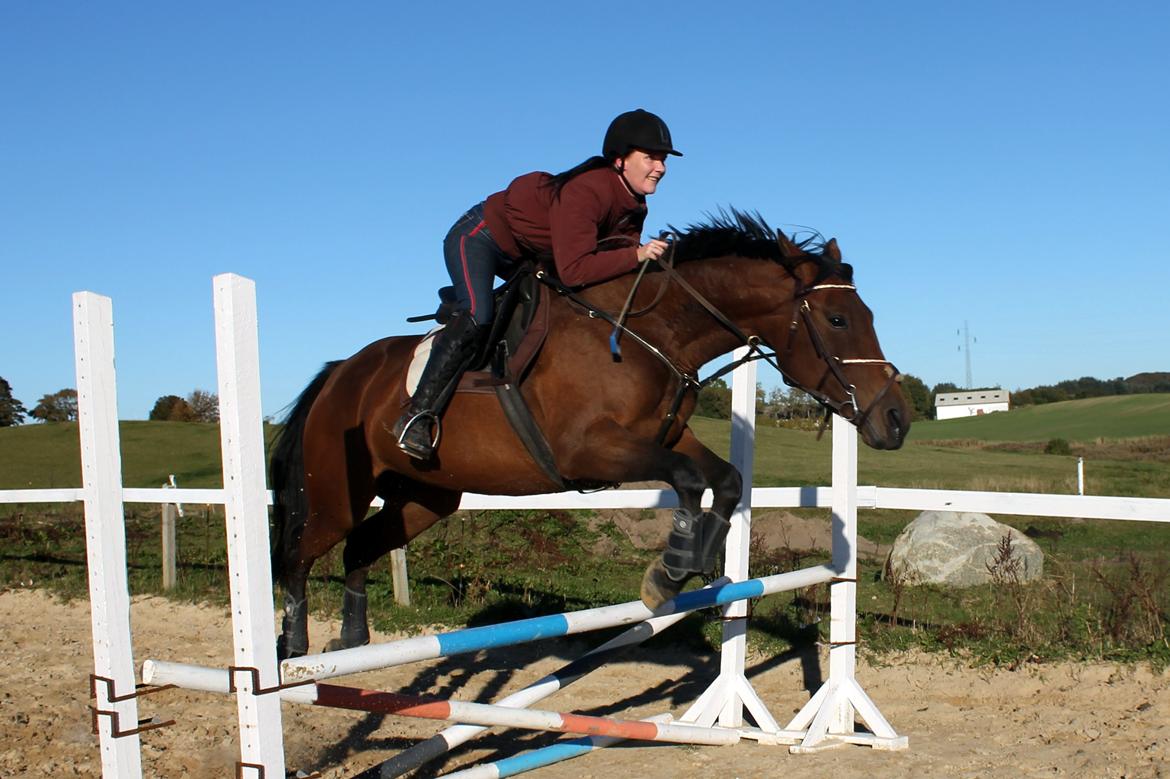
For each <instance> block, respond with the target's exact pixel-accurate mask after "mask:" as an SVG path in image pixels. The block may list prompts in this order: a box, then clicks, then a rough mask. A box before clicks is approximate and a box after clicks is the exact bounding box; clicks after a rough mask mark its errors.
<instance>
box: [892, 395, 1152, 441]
mask: <svg viewBox="0 0 1170 779" xmlns="http://www.w3.org/2000/svg"><path fill="white" fill-rule="evenodd" d="M1155 435H1158V436H1165V435H1170V394H1165V393H1158V394H1149V395H1121V396H1113V397H1105V398H1087V399H1085V400H1068V401H1065V402H1063V403H1048V404H1044V405H1040V406H1024V407H1023V408H1017V409H1012V410H1011V411H1009V412H1007V413H998V414H985V415H983V416H978V417H966V418H963V419H947V420H944V421H941V422H940V421H936V420H927V421H923V422H915V423H914V425H913V426H912V427H911V429H910V438H911V440H912V441H928V440H944V439H956V438H973V439H978V440H981V441H1048V440H1050V439H1053V438H1064V439H1066V440H1068V441H1092V440H1094V439H1097V438H1138V437H1142V436H1155Z"/></svg>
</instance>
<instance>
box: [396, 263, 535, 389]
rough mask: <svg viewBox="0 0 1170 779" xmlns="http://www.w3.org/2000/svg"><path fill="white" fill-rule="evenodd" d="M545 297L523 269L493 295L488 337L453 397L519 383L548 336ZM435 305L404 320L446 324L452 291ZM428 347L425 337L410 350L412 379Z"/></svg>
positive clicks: (447, 290)
mask: <svg viewBox="0 0 1170 779" xmlns="http://www.w3.org/2000/svg"><path fill="white" fill-rule="evenodd" d="M545 295H546V293H545V291H544V290H543V289H542V285H541V284H540V282H539V281H537V279H536V276H535V275H534V274H533V273H532V272H531V271H528V270H521V271H520V272H518V273H517V274H516V275H514V276H513V277H512V278H511V279H509V280H508V281H507V282H505V283H504V284H501V285H500V286H499V287H497V288H496V289H495V290H493V291H492V297H493V299H494V301H495V307H494V310H495V316H494V317H493V319H492V323H491V327H490V328H489V330H488V337H487V338H486V339H485V340H484V345H483V346H482V347H481V348H480V351H479V353H478V354H477V355H476V356H475V358H474V359H473V360H472V362H471V368H469V369H468V370H467V371H466V372H464V374H463V378H462V379H461V380H460V381H459V387H458V388H457V389H456V392H472V393H483V394H487V393H493V392H495V388H496V387H499V386H502V385H505V384H519V383H520V382H521V381H523V379H524V377H525V376H526V375H527V373H528V369H529V367H530V366H531V365H532V361H533V360H535V359H536V355H537V354H539V353H540V349H541V347H542V346H544V341H545V338H546V336H547V335H548V305H547V301H546V300H545V299H544V297H545ZM439 300H440V303H439V308H438V310H437V311H435V313H434V314H432V315H430V316H424V317H411V318H410V319H408V320H407V321H409V322H418V321H422V320H425V319H434V320H435V321H437V322H438V323H439V324H446V323H447V322H448V321H449V320H450V319H451V315H452V314H453V313H454V312H455V288H454V287H443V288H441V289H440V290H439ZM433 332H435V331H432V333H433ZM429 347H430V344H429V335H428V337H427V338H424V339H423V341H422V342H420V343H419V346H418V348H417V349H416V350H415V356H414V358H413V359H412V361H411V363H412V364H411V374H414V371H415V365H416V364H417V365H418V369H419V370H421V366H422V364H423V363H425V362H426V357H427V354H428V353H429V351H430V348H429ZM406 385H407V386H406V387H404V392H405V391H406V390H408V389H411V388H413V385H414V382H413V381H411V380H409V379H408V380H407V382H406Z"/></svg>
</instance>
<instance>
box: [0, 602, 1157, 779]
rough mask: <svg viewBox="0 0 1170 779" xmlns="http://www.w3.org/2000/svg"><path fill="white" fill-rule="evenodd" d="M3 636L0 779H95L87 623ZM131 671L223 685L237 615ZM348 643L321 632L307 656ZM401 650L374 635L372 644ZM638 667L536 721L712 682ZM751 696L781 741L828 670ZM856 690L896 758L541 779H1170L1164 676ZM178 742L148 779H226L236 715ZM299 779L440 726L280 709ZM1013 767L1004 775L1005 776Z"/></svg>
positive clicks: (686, 669) (760, 679) (208, 712)
mask: <svg viewBox="0 0 1170 779" xmlns="http://www.w3.org/2000/svg"><path fill="white" fill-rule="evenodd" d="M0 619H3V624H4V625H5V627H6V631H5V634H6V636H5V637H6V642H5V647H4V650H3V660H4V662H3V666H2V667H3V670H2V671H0V673H2V674H3V690H4V692H3V694H2V696H0V726H2V727H0V733H2V734H3V735H2V736H0V776H4V777H50V776H51V777H61V776H98V775H100V773H101V766H100V760H99V757H98V748H97V740H96V737H94V736H93V735H92V734H91V733H90V724H89V710H88V708H87V704H88V703H89V701H88V692H87V679H88V675H89V673H90V671H91V670H92V662H93V661H92V652H91V644H90V638H89V629H90V628H89V605H88V603H85V602H74V603H70V604H62V603H60V602H57V601H55V600H52V599H51V598H49V597H48V596H46V595H44V594H42V593H40V592H37V591H16V592H5V593H0ZM132 619H133V623H134V631H135V632H134V642H135V646H134V651H135V662H136V663H138V664H139V665H140V664H141V662H142V660H144V659H147V658H155V659H164V660H173V661H178V662H190V663H198V664H201V665H210V666H219V667H226V666H227V665H228V664H229V663H230V662H231V645H230V640H231V638H230V635H231V628H230V620H229V617H228V614H227V612H226V610H224V609H221V608H210V607H206V606H197V605H191V604H182V603H172V602H170V601H167V600H164V599H161V598H144V599H137V600H135V602H134V604H133V607H132ZM337 628H338V626H337V625H336V624H329V623H324V622H320V621H316V620H314V621H313V622H312V624H311V625H310V631H311V639H312V642H313V645H314V646H315V647H316V646H321V645H322V644H323V643H324V641H325V640H326V639H328V638H329V637H331V636H333V635H336V632H337ZM388 638H389V637H387V636H382V635H375V638H374V640H375V641H384V640H387V639H388ZM681 638H682V637H680V641H679V643H678V644H677V645H676V646H677V648H666V649H659V650H656V651H652V650H639V651H638V652H636V653H635V654H632V655H630V656H628V657H626V658H624V659H622V660H618V661H616V662H613V663H611V664H610V665H607V666H605V667H603V668H601V669H599V670H598V671H596V672H594V673H593V674H592V675H590V676H589V677H588V678H586V679H582V680H581V681H580V682H578V683H577V684H575V685H574V686H572V687H570V688H568V689H567V690H564V691H561V692H560V693H557V694H556V695H554V696H552V697H550V698H548V699H546V700H545V701H543V702H542V703H541V706H543V707H545V708H549V709H559V710H575V711H580V712H584V713H588V714H600V715H611V716H620V717H644V716H650V715H653V714H659V713H662V712H665V711H670V712H673V713H674V714H675V715H676V716H677V715H681V714H682V713H683V712H684V711H685V710H686V709H687V707H688V706H690V705H691V703H693V702H694V700H695V698H696V697H697V696H698V695H699V694H701V693H702V691H703V690H704V689H706V687H707V685H708V684H710V683H711V681H712V680H713V679H714V678H715V677H716V676H717V675H718V669H719V659H718V657H717V656H716V655H696V654H695V653H694V652H692V651H688V650H686V649H684V648H683V647H685V646H688V645H692V646H693V643H692V642H689V641H685V640H681ZM588 646H589V644H588V643H587V642H586V641H585V640H561V641H550V642H546V643H543V644H541V645H539V646H532V645H529V646H521V647H511V648H505V649H500V650H492V651H489V652H480V653H475V654H469V655H461V656H458V657H455V658H448V659H444V660H436V661H432V662H429V663H419V664H416V665H411V666H405V667H402V668H397V669H388V670H385V671H380V672H377V673H369V674H363V675H361V676H360V677H354V678H352V679H350V680H346V681H345V682H343V683H353V684H356V685H360V686H365V687H373V688H379V689H387V690H399V691H409V692H417V693H434V694H439V695H444V696H450V697H456V698H460V699H463V700H491V699H496V698H498V697H500V696H501V695H504V694H507V693H509V692H512V691H515V690H516V689H518V688H520V687H522V686H524V685H526V684H528V683H531V682H532V681H534V680H536V679H538V678H540V677H541V676H542V675H544V674H547V673H549V672H551V671H553V670H556V669H557V668H559V667H561V666H562V665H563V664H564V663H565V662H567V661H568V660H569V659H571V658H574V657H577V656H579V655H580V654H582V653H583V652H584V651H586V650H587V648H588ZM748 668H749V670H748V675H749V678H750V679H751V683H752V684H753V686H754V687H755V689H756V690H757V692H759V694H760V696H761V698H762V699H763V700H764V701H766V702H767V704H768V706H769V707H770V710H771V712H772V714H773V716H774V717H775V718H776V719H777V720H779V721H780V723H781V724H782V725H783V724H784V723H785V722H786V721H787V719H788V718H789V717H791V715H792V714H793V713H794V712H795V711H796V710H797V709H799V708H800V706H801V705H802V704H803V703H804V702H805V701H806V700H808V697H809V694H810V692H809V691H810V690H811V689H815V688H816V687H818V686H819V684H820V682H821V681H822V680H823V678H824V674H825V673H827V669H828V663H827V660H826V659H825V657H824V656H823V655H820V656H818V655H816V654H815V653H810V654H808V655H802V656H796V657H788V656H780V657H758V656H757V657H752V658H750V659H749V663H748ZM858 680H859V682H860V683H861V685H862V687H863V688H864V689H865V690H866V692H867V693H868V694H869V695H870V697H871V698H872V699H873V700H874V702H875V703H876V704H877V706H878V707H879V708H880V709H881V711H882V713H883V714H884V715H885V716H886V718H887V719H889V721H890V723H891V724H892V725H893V726H894V727H895V728H896V729H897V730H898V732H899V733H901V734H903V735H907V736H908V737H909V739H910V748H909V749H908V750H906V751H901V752H877V751H873V750H870V749H866V748H863V747H843V748H840V749H835V750H830V751H826V752H822V753H818V754H814V755H790V754H788V752H787V751H786V750H785V749H784V748H782V747H766V746H760V745H758V744H755V743H752V742H744V743H742V744H740V745H738V746H733V747H690V746H681V747H680V746H662V745H658V746H654V745H649V746H648V745H624V746H620V747H615V748H610V749H606V750H601V751H599V752H595V753H593V754H590V755H588V756H585V757H583V758H580V759H578V760H573V761H569V762H566V763H561V764H558V765H554V766H550V767H547V768H544V769H541V770H539V771H536V772H534V773H533V774H532V775H533V776H535V777H546V778H547V779H553V778H557V777H559V778H561V779H570V778H571V779H581V778H582V777H607V778H608V777H612V776H630V777H660V776H661V777H692V776H720V777H745V779H746V777H765V776H777V775H781V774H785V773H789V772H792V773H797V772H799V773H802V774H808V775H812V776H834V777H842V779H852V778H856V779H870V777H873V776H893V775H905V776H932V777H933V776H958V775H961V776H965V777H1000V776H1003V775H1004V774H1005V772H1006V773H1011V774H1012V775H1013V776H1024V777H1032V776H1036V777H1039V776H1114V777H1117V776H1124V777H1131V778H1132V777H1161V776H1170V767H1168V766H1170V719H1167V717H1166V712H1167V711H1170V675H1167V674H1164V673H1163V674H1155V673H1153V672H1151V671H1149V670H1147V669H1145V668H1125V667H1117V666H1113V665H1105V664H1085V665H1071V664H1059V665H1052V666H1033V667H1028V668H1026V669H1024V670H1020V671H1005V670H988V669H971V668H966V667H964V666H962V665H961V664H957V663H955V662H954V661H950V660H940V659H939V658H937V657H935V656H926V655H922V654H910V655H907V656H904V657H899V658H896V659H895V662H893V663H892V664H890V663H888V664H884V665H880V666H870V665H867V664H865V663H864V662H862V664H861V665H860V667H859V670H858ZM155 715H157V716H158V717H160V718H162V719H169V718H174V719H175V720H177V722H176V724H175V725H173V726H171V727H168V728H164V729H162V730H159V731H153V732H150V733H146V734H144V735H143V736H142V744H143V747H142V750H143V773H144V775H145V776H148V777H178V776H200V777H203V776H232V775H233V772H234V765H235V761H236V760H238V759H239V757H238V751H237V750H238V746H237V739H236V726H235V724H234V723H235V716H236V715H235V704H234V701H232V699H230V698H228V697H226V696H223V697H220V696H215V695H211V694H203V693H187V692H180V691H167V692H162V693H159V694H157V695H153V696H150V697H148V698H145V699H144V700H143V701H142V702H141V704H140V716H143V717H147V716H155ZM284 724H285V732H286V754H287V760H288V766H289V769H290V771H297V770H300V771H304V772H306V773H310V772H312V771H320V772H321V775H322V777H324V778H325V779H341V777H353V776H354V775H355V774H357V773H359V772H360V771H362V770H364V769H366V768H369V767H371V766H375V765H377V764H379V763H380V762H382V761H383V760H386V759H388V758H389V757H391V756H393V755H394V754H396V753H397V752H399V751H400V750H402V749H404V748H406V747H408V746H410V745H411V744H413V743H415V742H416V741H418V740H420V739H423V738H426V737H428V736H430V735H433V734H434V733H437V732H438V731H439V730H441V729H442V727H443V725H442V724H441V723H436V722H430V721H426V720H406V719H399V718H391V717H384V716H378V715H365V714H361V713H356V712H344V711H333V710H326V709H319V708H315V707H302V706H294V705H292V704H286V705H285V707H284ZM551 739H552V737H551V736H549V735H545V734H539V735H535V736H534V735H531V734H524V733H518V732H514V731H508V732H505V731H500V730H493V731H491V733H490V734H489V735H487V736H486V737H484V738H483V739H481V740H479V741H474V742H472V743H471V744H470V745H469V748H466V749H464V750H462V751H459V752H457V753H456V754H455V755H453V756H451V757H448V758H446V759H445V760H443V761H440V762H439V764H438V765H437V766H435V767H432V768H431V769H430V770H428V772H426V773H424V774H423V775H427V776H430V775H434V773H435V772H447V771H451V770H454V769H455V768H457V767H460V766H464V765H468V764H470V763H472V762H476V761H478V760H481V759H483V758H491V759H499V758H502V757H507V756H510V755H513V754H516V752H517V751H518V750H520V749H522V748H526V747H530V746H534V745H543V744H546V743H550V742H551ZM1008 766H1010V769H1009V768H1008Z"/></svg>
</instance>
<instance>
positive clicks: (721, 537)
mask: <svg viewBox="0 0 1170 779" xmlns="http://www.w3.org/2000/svg"><path fill="white" fill-rule="evenodd" d="M671 448H672V449H673V450H674V451H675V452H678V453H680V454H684V455H686V456H687V457H690V458H691V459H692V460H694V461H695V463H697V464H698V466H699V469H700V470H701V471H702V472H703V476H704V477H705V478H706V480H707V483H708V484H710V485H711V492H712V493H713V495H714V500H713V501H712V504H711V510H710V511H708V512H705V513H704V514H703V520H702V529H701V536H702V544H703V560H702V564H703V571H704V572H706V573H709V572H710V571H711V570H712V569H713V568H714V567H715V561H716V557H717V556H718V554H719V551H720V550H721V549H722V548H723V542H724V541H726V540H727V532H728V530H730V529H731V522H730V519H731V514H732V512H733V511H735V507H736V506H738V505H739V501H740V498H741V497H743V477H742V476H741V475H740V473H739V471H738V470H736V468H735V466H734V465H732V464H731V463H729V462H727V461H726V460H724V459H723V458H722V457H720V456H719V455H717V454H715V453H714V452H712V451H711V450H710V449H708V448H707V447H706V446H704V445H703V444H702V443H700V442H699V439H697V438H695V434H694V432H692V431H691V429H690V428H689V427H685V428H683V433H682V437H681V438H679V440H678V441H677V442H676V443H675V444H674V446H672V447H671Z"/></svg>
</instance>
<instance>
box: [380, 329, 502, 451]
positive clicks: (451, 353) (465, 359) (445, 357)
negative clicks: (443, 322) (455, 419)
mask: <svg viewBox="0 0 1170 779" xmlns="http://www.w3.org/2000/svg"><path fill="white" fill-rule="evenodd" d="M487 330H488V328H487V327H486V326H481V325H478V324H476V322H475V319H474V318H473V317H472V316H471V314H470V313H469V312H467V311H457V312H455V314H454V315H452V317H451V319H450V321H448V322H447V326H446V327H444V328H443V329H442V330H440V331H439V333H438V334H437V335H436V336H435V342H434V343H433V344H431V354H430V357H428V358H427V364H426V367H425V368H423V372H422V376H421V377H419V380H418V388H417V389H416V390H415V391H414V395H413V396H412V397H411V399H410V408H409V409H407V411H406V413H405V414H403V415H402V416H401V417H400V418H399V419H398V421H397V422H395V423H394V431H393V432H394V435H395V437H396V438H397V439H398V448H399V449H401V450H402V451H404V452H406V453H407V454H408V455H410V456H411V457H413V458H415V459H416V460H429V459H430V458H431V456H432V455H433V454H434V451H435V447H436V446H438V445H439V430H440V427H439V415H440V414H442V413H443V409H444V408H445V407H446V405H447V401H448V400H450V399H451V395H452V394H454V392H455V387H456V386H458V383H459V377H460V376H462V375H463V371H464V370H466V369H467V367H468V363H470V362H471V360H473V359H474V358H475V353H476V352H477V351H479V347H480V342H481V341H482V340H483V337H484V336H485V335H486V334H487Z"/></svg>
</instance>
